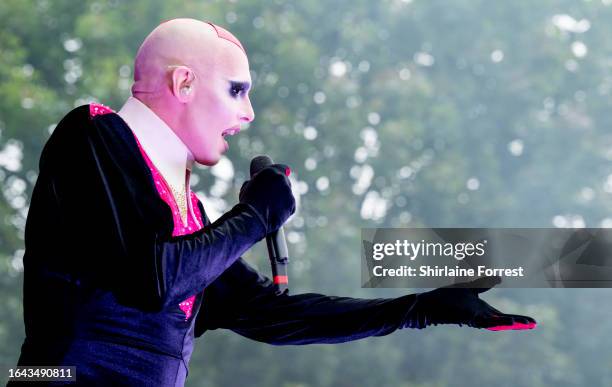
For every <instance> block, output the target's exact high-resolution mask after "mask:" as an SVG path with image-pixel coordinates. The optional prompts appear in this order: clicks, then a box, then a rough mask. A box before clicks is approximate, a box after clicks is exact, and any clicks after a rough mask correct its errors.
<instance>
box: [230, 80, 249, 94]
mask: <svg viewBox="0 0 612 387" xmlns="http://www.w3.org/2000/svg"><path fill="white" fill-rule="evenodd" d="M250 86H251V85H250V84H249V83H248V82H237V81H230V95H231V96H232V97H234V98H236V97H238V96H239V95H244V94H246V92H247V91H248V90H249V87H250Z"/></svg>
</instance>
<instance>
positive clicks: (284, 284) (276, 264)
mask: <svg viewBox="0 0 612 387" xmlns="http://www.w3.org/2000/svg"><path fill="white" fill-rule="evenodd" d="M266 244H267V245H268V255H269V256H270V265H271V266H272V278H273V281H274V287H275V289H276V295H278V296H280V295H282V294H286V293H289V277H288V275H287V265H288V263H289V252H288V250H287V242H286V241H285V231H284V230H283V227H281V228H279V229H278V230H277V231H275V232H273V233H270V234H268V235H267V236H266Z"/></svg>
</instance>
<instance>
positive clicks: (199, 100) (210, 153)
mask: <svg viewBox="0 0 612 387" xmlns="http://www.w3.org/2000/svg"><path fill="white" fill-rule="evenodd" d="M227 46H228V47H227V49H224V50H222V53H221V54H220V55H219V57H218V58H215V59H217V60H216V61H215V63H214V64H202V65H201V66H198V70H196V72H197V79H196V80H195V81H194V85H193V86H194V91H193V92H194V95H193V100H192V102H191V103H190V104H189V105H190V109H189V110H190V113H189V118H188V121H190V122H189V123H188V127H187V128H185V129H186V132H187V133H186V134H187V137H188V138H187V144H188V146H189V148H190V150H191V152H192V153H193V155H194V158H195V160H196V161H197V162H198V163H200V164H204V165H214V164H216V163H217V162H218V161H219V159H220V158H221V155H222V154H223V153H225V152H226V151H227V150H228V148H229V144H228V142H227V140H226V139H229V138H230V135H231V133H234V134H236V133H237V132H238V130H239V129H240V124H242V123H247V122H251V121H253V119H254V117H255V114H254V112H253V107H252V106H251V100H250V99H249V89H250V87H251V75H250V72H249V62H248V59H247V57H246V55H245V54H244V52H243V51H242V50H240V48H238V47H237V46H235V45H234V44H233V43H228V44H227ZM228 133H229V134H228ZM230 141H232V140H230Z"/></svg>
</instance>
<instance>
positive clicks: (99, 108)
mask: <svg viewBox="0 0 612 387" xmlns="http://www.w3.org/2000/svg"><path fill="white" fill-rule="evenodd" d="M108 113H114V111H113V109H111V108H109V107H108V106H104V105H102V104H101V103H90V104H89V117H90V118H91V117H95V116H97V115H103V114H108Z"/></svg>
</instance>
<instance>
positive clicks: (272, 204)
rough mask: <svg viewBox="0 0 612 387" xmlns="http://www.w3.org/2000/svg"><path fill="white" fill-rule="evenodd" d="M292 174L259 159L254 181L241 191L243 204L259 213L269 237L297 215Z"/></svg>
mask: <svg viewBox="0 0 612 387" xmlns="http://www.w3.org/2000/svg"><path fill="white" fill-rule="evenodd" d="M289 172H290V169H289V167H287V166H286V165H283V164H273V163H272V160H271V159H270V158H269V157H268V156H258V157H256V158H254V159H253V161H252V162H251V179H250V180H247V181H245V182H244V184H242V187H241V188H240V195H239V200H240V203H243V204H247V205H249V206H251V207H252V208H253V209H254V210H255V211H256V212H257V214H258V215H259V216H260V218H261V220H262V222H263V223H264V227H266V234H270V233H272V232H274V231H276V230H278V229H279V228H280V227H281V226H282V225H283V223H285V222H286V221H287V219H288V218H289V217H290V216H291V215H292V214H293V213H294V212H295V198H294V197H293V194H292V193H291V182H290V181H289V178H288V175H289Z"/></svg>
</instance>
